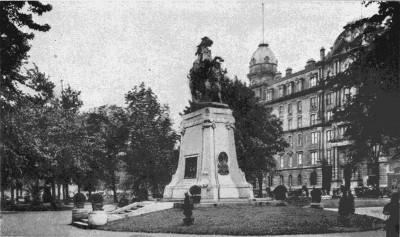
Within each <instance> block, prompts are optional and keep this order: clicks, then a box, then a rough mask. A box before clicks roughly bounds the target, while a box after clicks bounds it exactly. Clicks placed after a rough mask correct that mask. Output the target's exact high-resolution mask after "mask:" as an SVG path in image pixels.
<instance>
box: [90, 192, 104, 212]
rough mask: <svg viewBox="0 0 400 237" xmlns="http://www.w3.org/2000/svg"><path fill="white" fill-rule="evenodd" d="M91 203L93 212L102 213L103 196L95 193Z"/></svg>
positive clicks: (91, 197)
mask: <svg viewBox="0 0 400 237" xmlns="http://www.w3.org/2000/svg"><path fill="white" fill-rule="evenodd" d="M90 201H91V202H92V209H93V211H102V210H103V196H101V194H99V193H95V194H93V195H92V196H90Z"/></svg>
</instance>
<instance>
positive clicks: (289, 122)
mask: <svg viewBox="0 0 400 237" xmlns="http://www.w3.org/2000/svg"><path fill="white" fill-rule="evenodd" d="M291 129H292V119H288V130H291Z"/></svg>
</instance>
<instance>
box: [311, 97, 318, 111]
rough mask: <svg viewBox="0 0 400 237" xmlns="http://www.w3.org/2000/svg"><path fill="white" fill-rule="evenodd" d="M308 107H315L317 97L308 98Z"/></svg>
mask: <svg viewBox="0 0 400 237" xmlns="http://www.w3.org/2000/svg"><path fill="white" fill-rule="evenodd" d="M310 107H311V109H316V108H317V97H311V98H310Z"/></svg>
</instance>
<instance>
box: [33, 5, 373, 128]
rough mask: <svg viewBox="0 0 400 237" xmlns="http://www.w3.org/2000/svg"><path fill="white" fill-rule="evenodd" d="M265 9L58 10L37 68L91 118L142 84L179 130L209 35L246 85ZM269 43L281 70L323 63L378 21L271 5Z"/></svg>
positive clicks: (40, 46) (348, 12)
mask: <svg viewBox="0 0 400 237" xmlns="http://www.w3.org/2000/svg"><path fill="white" fill-rule="evenodd" d="M262 2H263V1H245V0H242V1H225V0H224V1H208V0H202V1H187V0H180V1H175V0H172V1H165V2H162V1H155V0H154V1H129V2H128V1H112V2H111V1H110V2H108V1H73V2H60V1H55V2H51V4H52V5H53V10H52V11H51V12H49V13H45V14H44V15H42V16H41V17H38V18H36V19H37V21H39V22H42V23H48V24H49V25H50V26H51V30H50V31H49V32H46V33H40V32H36V33H35V35H36V36H35V39H34V40H33V41H32V42H31V44H32V49H31V51H30V52H29V54H30V59H29V61H30V62H34V63H36V65H37V66H38V67H39V70H41V71H42V72H45V73H46V74H47V75H49V76H50V78H51V80H52V81H53V82H54V83H55V84H56V85H57V89H56V90H58V91H59V90H60V80H63V81H64V85H65V84H70V85H71V87H73V88H74V89H75V90H79V91H81V92H82V93H81V99H82V100H83V102H84V107H83V109H84V110H87V109H90V108H93V107H96V106H100V105H104V104H109V105H111V104H117V105H120V106H123V105H124V104H125V98H124V95H125V94H126V93H127V92H128V91H129V90H130V89H131V88H133V87H134V86H135V85H139V84H140V83H141V82H142V81H144V82H145V84H146V86H149V87H151V88H152V89H153V91H154V92H155V93H156V94H157V96H158V98H159V100H160V101H161V102H162V103H167V104H168V105H169V106H170V108H171V117H172V118H173V120H174V122H175V126H174V127H175V128H177V127H178V126H179V123H180V121H181V119H180V116H179V112H181V111H182V110H183V109H184V107H185V105H187V104H188V100H189V99H190V98H191V96H190V91H189V85H188V79H187V74H188V73H189V70H190V68H191V67H192V64H193V61H194V60H195V59H196V57H195V51H196V46H197V45H198V44H199V43H200V39H201V38H202V37H204V36H208V37H209V38H211V39H212V40H213V41H214V44H213V46H212V47H211V50H212V54H213V56H222V57H223V58H224V59H225V67H226V68H227V69H228V73H229V76H231V77H232V78H233V76H234V75H237V76H238V77H239V79H241V80H243V81H246V82H248V79H247V76H246V74H247V73H248V66H249V62H250V58H251V56H252V54H253V53H254V51H255V50H256V49H257V47H258V44H259V43H261V41H262V17H261V3H262ZM264 3H265V39H266V41H267V42H268V43H269V45H270V48H271V49H272V51H273V52H274V53H275V55H276V57H277V58H278V63H279V64H278V70H280V71H282V72H283V73H284V71H285V69H286V68H287V67H292V68H293V72H296V71H299V70H301V69H303V68H304V65H305V63H306V61H307V59H309V58H314V59H316V60H317V61H318V59H319V49H320V48H321V47H322V46H324V47H325V48H326V49H327V51H328V49H329V48H330V47H331V46H332V44H333V42H334V40H335V39H336V37H337V36H338V35H339V33H340V32H341V31H342V29H343V26H344V25H345V24H346V23H347V22H349V21H352V20H355V19H359V18H360V16H361V14H362V16H364V17H365V16H369V15H372V14H373V13H375V12H376V11H377V6H376V5H372V6H370V7H368V8H365V7H361V6H360V2H359V1H264Z"/></svg>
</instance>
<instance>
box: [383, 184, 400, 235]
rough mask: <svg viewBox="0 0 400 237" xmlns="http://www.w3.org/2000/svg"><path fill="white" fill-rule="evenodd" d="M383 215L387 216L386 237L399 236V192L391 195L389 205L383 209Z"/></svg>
mask: <svg viewBox="0 0 400 237" xmlns="http://www.w3.org/2000/svg"><path fill="white" fill-rule="evenodd" d="M383 214H384V215H389V218H388V219H387V220H386V237H398V236H399V192H395V193H393V194H392V196H391V198H390V203H388V204H386V205H385V206H384V207H383Z"/></svg>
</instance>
